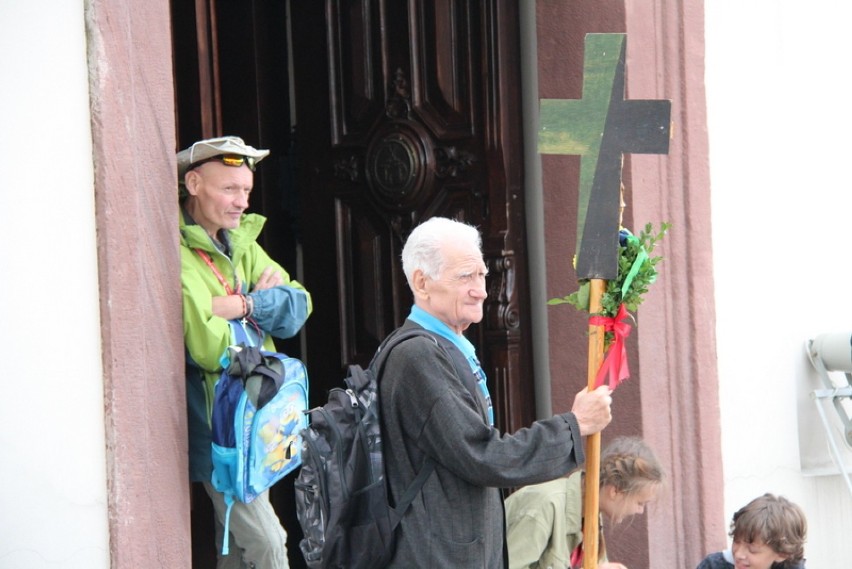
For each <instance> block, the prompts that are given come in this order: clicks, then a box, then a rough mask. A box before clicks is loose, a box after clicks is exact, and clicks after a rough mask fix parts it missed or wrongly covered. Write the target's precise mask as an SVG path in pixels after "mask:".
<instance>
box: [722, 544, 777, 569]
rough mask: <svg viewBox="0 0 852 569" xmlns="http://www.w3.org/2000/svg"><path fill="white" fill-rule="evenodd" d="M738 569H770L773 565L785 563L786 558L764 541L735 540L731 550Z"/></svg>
mask: <svg viewBox="0 0 852 569" xmlns="http://www.w3.org/2000/svg"><path fill="white" fill-rule="evenodd" d="M731 549H732V550H733V554H734V563H735V567H736V569H770V567H772V564H773V563H776V562H778V561H784V559H786V557H785V556H784V555H781V554H780V553H776V552H775V551H774V550H773V549H772V548H771V547H769V546H768V545H766V544H765V543H764V542H763V540H762V539H760V538H755V540H754V541H753V542H751V543H746V542H745V541H737V540H734V544H733V547H732V548H731Z"/></svg>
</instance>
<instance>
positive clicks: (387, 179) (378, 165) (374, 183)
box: [364, 122, 435, 210]
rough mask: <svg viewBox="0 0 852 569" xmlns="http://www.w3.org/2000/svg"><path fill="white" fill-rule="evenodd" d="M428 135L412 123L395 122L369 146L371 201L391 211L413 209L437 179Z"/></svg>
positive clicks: (367, 165)
mask: <svg viewBox="0 0 852 569" xmlns="http://www.w3.org/2000/svg"><path fill="white" fill-rule="evenodd" d="M433 152H434V151H433V149H432V143H431V140H430V137H429V135H428V134H427V133H426V132H424V130H423V129H422V128H421V127H419V125H417V124H416V123H413V122H407V123H403V122H392V123H388V124H387V125H385V126H384V127H383V128H382V129H381V130H380V131H379V132H377V133H376V135H375V136H373V138H372V140H371V141H370V143H369V145H368V146H367V155H366V161H365V162H366V163H365V168H364V169H365V172H366V175H367V185H368V187H369V189H370V193H371V194H372V197H373V198H374V199H375V200H376V201H377V202H378V203H379V204H381V205H382V206H383V207H386V208H388V209H391V210H410V209H413V208H414V207H415V206H416V204H417V202H418V197H421V194H422V193H423V189H424V188H426V187H428V186H429V185H430V184H431V182H432V181H433V179H434V176H435V171H434V169H433V168H430V167H428V166H427V165H428V164H429V162H432V161H434V158H433V159H432V160H430V159H429V157H430V156H434V154H433Z"/></svg>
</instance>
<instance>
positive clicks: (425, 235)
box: [379, 217, 612, 569]
mask: <svg viewBox="0 0 852 569" xmlns="http://www.w3.org/2000/svg"><path fill="white" fill-rule="evenodd" d="M402 264H403V270H404V272H405V276H406V278H407V279H408V284H409V287H410V288H411V291H412V293H413V295H414V306H413V307H412V309H411V313H410V314H409V316H408V319H407V320H406V322H405V324H404V325H403V326H402V327H401V328H400V330H405V329H409V328H416V327H420V328H424V329H426V330H427V331H429V332H430V333H431V334H432V335H433V337H434V341H433V340H432V339H430V338H429V337H424V336H417V337H414V338H412V339H409V340H407V341H405V342H403V343H401V344H399V345H398V346H397V347H396V348H394V349H393V351H392V352H391V353H390V354H389V355H388V359H387V363H386V365H385V368H384V371H383V373H382V376H381V381H380V390H381V392H380V398H379V401H380V405H381V417H382V423H383V428H384V430H383V434H384V452H385V460H386V463H385V469H386V473H387V479H388V484H389V488H390V492H391V495H392V496H393V498H394V499H395V500H397V501H399V499H400V497H401V495H402V494H403V493H404V491H405V490H406V489H407V488H408V487H409V485H410V484H411V482H412V481H413V480H414V479H415V478H416V476H417V474H418V472H420V470H421V468H423V467H424V466H426V467H428V468H434V471H433V472H432V473H431V475H430V476H429V477H428V479H427V481H426V483H425V484H424V486H423V488H422V490H421V492H420V494H419V495H418V496H417V497H416V498H415V499H414V501H413V502H412V504H411V506H410V507H409V508H408V510H407V511H406V512H405V514H404V516H403V518H402V521H401V522H400V525H399V528H398V530H397V544H396V551H395V553H394V557H393V559H392V561H391V563H390V565H389V567H405V568H417V567H424V568H426V567H429V568H432V567H482V568H489V569H491V568H502V567H504V566H505V561H506V553H505V551H506V549H505V526H504V514H503V503H502V495H501V491H500V488H507V487H515V486H524V485H527V484H534V483H538V482H544V481H547V480H552V479H555V478H558V477H560V476H564V475H565V474H566V473H567V472H569V471H571V470H573V469H575V468H577V467H578V466H580V465H581V464H583V462H584V460H585V456H584V453H583V444H582V439H581V437H582V436H585V435H589V434H592V433H597V432H599V431H601V430H602V429H603V428H604V427H605V426H606V425H607V424H609V422H610V420H611V419H612V415H611V412H610V404H611V402H612V398H611V397H610V395H609V393H610V392H609V389H608V388H607V387H606V386H602V387H600V388H598V389H596V390H594V391H591V392H590V391H588V389H583V390H582V391H581V392H579V393H578V394H577V395H576V396H575V398H574V403H573V406H572V409H571V412H566V413H560V414H557V415H555V416H553V417H551V418H549V419H544V420H540V421H536V422H535V423H533V424H532V425H530V426H529V427H527V428H523V429H520V430H518V431H516V432H514V433H501V432H500V431H499V430H498V429H497V428H495V427H494V419H493V409H492V404H491V397H490V395H489V392H488V387H487V383H486V378H485V373H484V371H483V370H482V368H481V367H480V365H479V360H478V359H477V357H476V351H475V349H474V346H473V344H471V342H470V341H469V340H468V339H467V338H465V336H464V331H465V330H466V329H467V328H468V327H469V326H470V325H471V324H474V323H477V322H479V321H480V320H482V316H483V303H484V301H485V298H486V296H487V293H486V288H485V279H486V276H487V268H486V266H485V263H484V261H483V258H482V251H481V238H480V235H479V232H478V231H477V229H476V228H474V227H472V226H470V225H468V224H465V223H462V222H458V221H454V220H451V219H447V218H440V217H435V218H431V219H429V220H427V221H425V222H424V223H422V224H420V225H419V226H417V227H416V228H415V229H414V230H413V231H412V232H411V234H410V236H409V237H408V239H407V241H406V243H405V246H404V248H403V252H402Z"/></svg>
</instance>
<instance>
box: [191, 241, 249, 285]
mask: <svg viewBox="0 0 852 569" xmlns="http://www.w3.org/2000/svg"><path fill="white" fill-rule="evenodd" d="M195 252H196V253H198V256H199V257H201V258H202V259H203V260H204V262H205V263H207V266H208V267H210V270H212V271H213V274H214V275H216V278H217V279H219V282H220V283H222V286H223V287H225V292H226V293H227V294H239V292H236V291H234V289H233V288H231V285H230V284H228V281H227V280H225V277H224V276H222V273H221V272H220V271H219V268H218V267H217V266H216V265H215V264H214V263H213V259H211V258H210V255H208V254H207V253H205V252H204V251H202V250H201V249H196V250H195ZM237 288H238V289H239V288H240V277H239V275H237Z"/></svg>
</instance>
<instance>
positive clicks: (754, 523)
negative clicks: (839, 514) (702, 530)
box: [696, 493, 808, 569]
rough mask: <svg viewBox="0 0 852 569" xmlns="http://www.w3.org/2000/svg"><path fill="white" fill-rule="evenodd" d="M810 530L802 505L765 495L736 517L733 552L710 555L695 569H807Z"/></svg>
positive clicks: (747, 506)
mask: <svg viewBox="0 0 852 569" xmlns="http://www.w3.org/2000/svg"><path fill="white" fill-rule="evenodd" d="M807 531H808V523H807V520H806V519H805V513H804V512H803V511H802V509H801V508H800V507H799V506H797V505H796V504H794V503H792V502H790V501H789V500H787V499H786V498H784V497H782V496H775V495H773V494H768V493H767V494H764V495H763V496H760V497H759V498H755V499H754V500H752V501H751V502H749V503H748V504H747V505H745V506H744V507H742V508H740V509H739V510H738V511H737V513H735V514H734V519H733V521H732V522H731V531H730V532H729V534H728V535H730V536H731V539H732V540H733V543H732V545H731V549H728V550H725V551H720V552H718V553H713V554H712V555H708V556H707V557H705V558H704V560H703V561H702V562H701V563H700V564H699V565H698V567H697V568H696V569H733V568H735V567H736V569H741V568H745V567H748V568H749V569H804V567H805V558H804V555H805V549H804V548H805V536H806V535H807Z"/></svg>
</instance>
